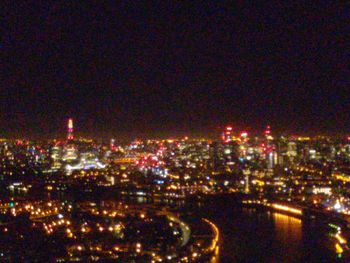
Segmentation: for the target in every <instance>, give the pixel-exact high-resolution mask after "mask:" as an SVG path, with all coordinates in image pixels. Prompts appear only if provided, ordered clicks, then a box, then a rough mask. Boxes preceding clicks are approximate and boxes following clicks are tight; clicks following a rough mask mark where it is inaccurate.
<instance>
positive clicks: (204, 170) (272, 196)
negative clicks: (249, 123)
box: [0, 118, 350, 262]
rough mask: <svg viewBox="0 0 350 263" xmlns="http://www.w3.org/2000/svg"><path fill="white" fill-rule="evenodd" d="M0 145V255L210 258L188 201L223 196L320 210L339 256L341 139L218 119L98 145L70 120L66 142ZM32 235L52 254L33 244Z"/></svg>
mask: <svg viewBox="0 0 350 263" xmlns="http://www.w3.org/2000/svg"><path fill="white" fill-rule="evenodd" d="M0 147H1V148H0V149H1V185H2V193H1V194H2V197H3V198H2V203H1V214H2V215H1V218H2V219H1V226H0V227H1V231H2V233H3V234H2V236H1V238H0V239H1V244H2V245H1V249H2V250H1V257H2V260H4V261H9V262H11V261H13V260H19V261H21V260H25V259H26V258H30V259H31V260H34V261H35V260H39V261H40V260H55V261H56V262H71V261H98V260H102V259H103V260H107V259H108V260H120V261H123V262H124V261H133V260H136V261H137V262H138V261H140V262H141V261H143V262H144V261H147V262H148V261H149V262H161V261H170V262H218V260H219V249H220V245H219V240H220V229H219V228H218V226H216V225H215V223H214V222H212V221H211V220H210V219H208V218H206V217H204V216H203V217H200V218H196V217H194V216H191V215H190V213H189V211H188V209H189V208H188V207H187V206H188V205H190V204H191V205H195V206H198V205H201V204H202V205H205V203H206V202H211V201H210V200H212V199H214V200H215V199H221V198H226V199H227V200H231V202H233V203H232V205H233V206H238V205H240V206H242V207H246V208H249V209H263V210H264V211H271V212H274V213H275V212H277V214H278V213H281V214H285V215H287V216H290V217H292V218H298V220H300V219H302V220H316V221H317V220H321V219H319V218H322V222H323V223H324V224H326V228H327V224H328V227H329V231H328V232H329V233H331V234H329V235H330V236H329V237H328V239H329V242H330V243H331V242H333V243H334V248H335V251H336V252H337V255H338V256H339V257H343V254H344V256H345V255H346V253H347V251H348V246H347V242H348V241H347V238H348V237H350V235H349V234H350V233H349V232H348V231H347V225H348V220H350V198H349V192H348V184H349V183H350V172H349V171H350V169H349V162H350V140H349V138H347V137H345V138H341V137H328V136H315V137H306V136H295V135H292V136H277V135H274V133H273V130H272V129H271V127H270V126H267V128H266V130H265V131H263V132H262V133H261V135H259V134H255V135H251V134H249V133H248V132H246V131H239V130H237V129H234V128H233V127H232V126H226V127H224V128H223V132H222V135H220V134H218V135H217V138H216V139H215V138H211V139H206V138H196V139H195V138H190V137H187V136H186V137H184V138H178V139H175V138H172V139H159V140H155V139H153V140H152V139H147V140H140V139H139V140H134V141H132V142H130V143H125V144H118V143H116V141H115V139H111V140H110V141H107V142H105V143H103V142H101V143H98V142H97V141H95V140H91V139H85V138H82V137H79V136H75V137H73V120H72V119H71V118H70V119H69V120H68V135H67V139H66V140H57V139H54V140H42V141H29V140H18V139H16V140H9V139H2V140H1V144H0ZM186 211H187V212H186ZM293 220H294V219H293ZM333 228H335V229H336V231H335V232H334V231H333ZM332 233H333V234H332ZM33 235H35V236H36V239H37V241H38V243H36V244H35V245H33V244H30V237H31V236H33ZM40 242H42V243H41V244H42V245H43V244H44V243H45V246H46V247H47V249H49V250H50V254H49V255H48V254H45V253H44V254H43V253H42V252H40V253H39V251H38V250H37V249H38V247H37V246H39V244H40ZM57 242H59V243H60V244H61V245H60V246H59V247H57V246H56V245H55V244H57ZM24 244H25V246H26V250H25V251H22V252H19V247H18V246H23V245H24Z"/></svg>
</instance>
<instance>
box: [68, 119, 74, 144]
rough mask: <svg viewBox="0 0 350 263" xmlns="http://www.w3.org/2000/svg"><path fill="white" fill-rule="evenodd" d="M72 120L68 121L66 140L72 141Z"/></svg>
mask: <svg viewBox="0 0 350 263" xmlns="http://www.w3.org/2000/svg"><path fill="white" fill-rule="evenodd" d="M73 139H74V136H73V119H72V118H69V119H68V131H67V140H73Z"/></svg>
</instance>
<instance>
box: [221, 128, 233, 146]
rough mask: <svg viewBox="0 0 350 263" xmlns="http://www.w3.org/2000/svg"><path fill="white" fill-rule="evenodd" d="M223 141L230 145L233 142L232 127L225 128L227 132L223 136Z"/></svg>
mask: <svg viewBox="0 0 350 263" xmlns="http://www.w3.org/2000/svg"><path fill="white" fill-rule="evenodd" d="M222 140H223V141H224V142H225V143H228V142H231V141H232V127H231V126H227V127H226V128H225V131H224V132H223V134H222Z"/></svg>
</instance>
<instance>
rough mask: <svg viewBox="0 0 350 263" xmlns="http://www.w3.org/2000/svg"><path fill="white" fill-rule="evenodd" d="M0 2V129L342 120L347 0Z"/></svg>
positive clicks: (319, 128) (334, 124)
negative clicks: (0, 18) (305, 0)
mask: <svg viewBox="0 0 350 263" xmlns="http://www.w3.org/2000/svg"><path fill="white" fill-rule="evenodd" d="M1 5H2V7H1V9H2V10H3V13H4V22H5V23H4V27H3V31H2V41H1V60H2V63H1V72H2V78H1V93H2V98H1V114H0V120H1V126H2V134H3V135H11V134H17V135H28V134H29V135H30V136H38V135H40V136H41V135H42V134H45V135H50V136H51V137H52V136H53V135H55V134H57V133H58V132H59V133H60V134H62V132H63V129H64V122H65V121H66V119H67V118H68V117H73V118H75V119H76V120H77V123H79V130H80V131H81V132H84V133H85V134H86V135H90V136H95V137H96V136H102V135H104V136H106V135H108V136H109V135H111V134H116V135H118V134H119V135H123V136H126V137H128V135H130V134H132V136H137V135H150V136H164V135H168V136H171V135H176V134H202V135H208V134H210V132H213V131H214V130H215V129H217V128H218V127H222V126H223V125H225V124H226V123H233V124H234V125H235V126H238V127H251V128H252V129H253V130H254V129H258V130H259V129H262V128H263V127H264V126H265V125H266V124H267V123H269V124H270V125H272V126H273V127H274V129H275V130H279V131H281V132H284V131H288V132H339V130H341V131H343V132H348V130H349V128H348V123H349V121H350V119H349V113H348V112H349V111H348V110H349V103H348V101H349V92H348V91H349V89H348V85H349V77H348V76H349V73H350V72H349V68H348V59H349V50H348V49H347V47H346V35H348V33H349V27H348V22H349V20H348V16H347V11H348V10H349V9H348V7H349V6H348V5H346V4H340V3H339V2H338V3H336V2H332V3H331V2H328V3H327V4H324V3H323V4H322V3H313V4H311V3H309V4H301V3H295V2H294V1H283V3H282V2H280V3H278V2H275V3H266V4H256V3H255V4H253V3H251V4H249V3H244V2H243V1H242V2H241V1H238V2H237V3H236V4H234V5H223V4H219V3H218V4H216V3H213V2H212V3H202V4H199V3H197V4H195V3H192V4H189V3H187V4H186V3H175V2H173V3H167V4H166V3H161V2H158V3H156V2H154V3H144V4H141V3H124V4H122V3H119V4H117V3H114V4H102V3H89V4H88V3H84V4H81V3H78V2H69V3H68V2H60V3H59V2H56V3H48V2H46V1H25V2H20V1H5V2H2V4H1ZM132 136H131V137H132Z"/></svg>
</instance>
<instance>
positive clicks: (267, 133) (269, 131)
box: [265, 125, 271, 136]
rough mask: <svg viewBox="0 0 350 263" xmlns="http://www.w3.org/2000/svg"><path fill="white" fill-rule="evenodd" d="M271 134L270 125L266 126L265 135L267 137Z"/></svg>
mask: <svg viewBox="0 0 350 263" xmlns="http://www.w3.org/2000/svg"><path fill="white" fill-rule="evenodd" d="M270 134H271V127H270V125H267V127H266V130H265V135H266V136H268V135H270Z"/></svg>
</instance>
